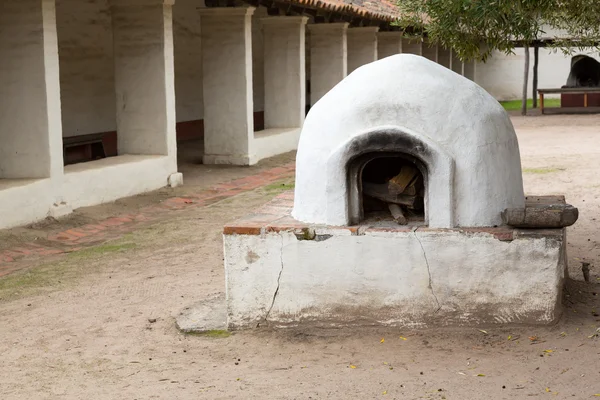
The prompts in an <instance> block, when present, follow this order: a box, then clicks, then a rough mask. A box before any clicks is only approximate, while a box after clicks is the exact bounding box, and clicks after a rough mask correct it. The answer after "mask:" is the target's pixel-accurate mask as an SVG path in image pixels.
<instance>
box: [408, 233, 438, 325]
mask: <svg viewBox="0 0 600 400" xmlns="http://www.w3.org/2000/svg"><path fill="white" fill-rule="evenodd" d="M418 229H419V227H416V228H415V229H414V230H413V235H415V239H417V242H419V246H421V251H423V258H424V259H425V265H427V274H428V275H429V285H428V288H429V289H430V290H431V294H432V295H433V298H434V299H435V302H436V304H437V307H438V308H437V310H435V313H437V312H438V311H440V310H441V309H442V306H441V305H440V301H439V300H438V298H437V296H436V295H435V291H434V290H433V285H432V279H431V269H430V267H429V260H427V253H426V252H425V247H423V243H422V242H421V239H419V236H418V235H417V230H418ZM435 313H434V314H435Z"/></svg>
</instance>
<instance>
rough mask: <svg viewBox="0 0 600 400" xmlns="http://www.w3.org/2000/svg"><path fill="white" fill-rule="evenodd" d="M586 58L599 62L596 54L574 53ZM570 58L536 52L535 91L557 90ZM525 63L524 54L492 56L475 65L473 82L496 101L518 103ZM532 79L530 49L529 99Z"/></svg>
mask: <svg viewBox="0 0 600 400" xmlns="http://www.w3.org/2000/svg"><path fill="white" fill-rule="evenodd" d="M576 54H587V55H589V56H591V57H594V58H595V59H596V60H600V57H599V55H598V53H591V52H578V51H576V52H575V53H574V54H573V55H576ZM571 58H572V56H569V55H567V56H565V55H564V54H563V53H562V52H560V51H557V52H553V51H552V50H549V49H540V61H539V63H540V64H539V69H538V71H539V80H538V88H540V89H543V88H560V87H561V86H563V85H564V84H566V83H567V78H568V77H569V71H570V70H571ZM524 63H525V50H524V49H522V48H519V49H515V54H511V55H506V54H504V53H501V52H498V51H496V52H494V53H493V55H492V57H491V58H490V59H488V61H487V62H486V63H478V64H477V67H476V72H475V82H477V83H478V84H479V85H481V86H482V87H483V88H484V89H485V90H487V91H488V92H489V93H490V94H491V95H492V96H494V97H495V98H496V99H497V100H499V101H503V100H517V99H521V96H522V91H523V68H524ZM532 78H533V49H530V71H529V88H528V91H527V93H528V97H531V96H532Z"/></svg>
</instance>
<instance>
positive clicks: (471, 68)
mask: <svg viewBox="0 0 600 400" xmlns="http://www.w3.org/2000/svg"><path fill="white" fill-rule="evenodd" d="M463 68H464V75H465V78H468V79H470V80H472V81H475V61H469V62H466V63H464V67H463Z"/></svg>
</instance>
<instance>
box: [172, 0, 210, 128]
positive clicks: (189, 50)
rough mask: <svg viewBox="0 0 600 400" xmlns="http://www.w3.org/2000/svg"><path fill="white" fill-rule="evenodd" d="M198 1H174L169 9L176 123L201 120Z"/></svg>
mask: <svg viewBox="0 0 600 400" xmlns="http://www.w3.org/2000/svg"><path fill="white" fill-rule="evenodd" d="M199 3H202V1H198V0H177V1H175V5H174V6H173V41H174V43H175V101H176V104H177V121H178V122H180V121H194V120H198V119H202V118H203V115H204V110H203V109H204V102H203V98H202V42H201V40H200V15H198V11H197V8H198V7H201V4H199Z"/></svg>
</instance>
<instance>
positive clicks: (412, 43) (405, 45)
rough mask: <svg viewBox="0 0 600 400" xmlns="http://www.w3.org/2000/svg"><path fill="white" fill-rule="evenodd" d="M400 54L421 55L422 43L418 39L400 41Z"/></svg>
mask: <svg viewBox="0 0 600 400" xmlns="http://www.w3.org/2000/svg"><path fill="white" fill-rule="evenodd" d="M402 53H404V54H416V55H418V56H422V55H423V43H422V42H421V40H420V39H402Z"/></svg>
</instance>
